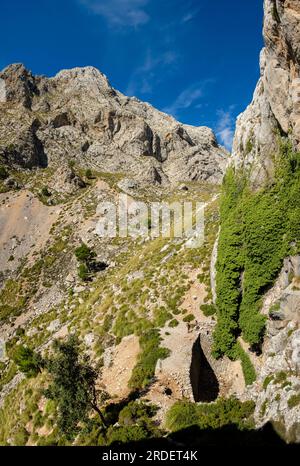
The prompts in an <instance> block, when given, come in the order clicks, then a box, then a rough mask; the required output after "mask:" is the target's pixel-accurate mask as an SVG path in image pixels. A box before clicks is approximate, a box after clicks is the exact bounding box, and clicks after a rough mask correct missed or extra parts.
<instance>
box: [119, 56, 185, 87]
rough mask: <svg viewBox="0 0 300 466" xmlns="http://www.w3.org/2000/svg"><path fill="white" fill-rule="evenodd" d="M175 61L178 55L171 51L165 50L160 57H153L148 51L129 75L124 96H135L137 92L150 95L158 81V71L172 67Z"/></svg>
mask: <svg viewBox="0 0 300 466" xmlns="http://www.w3.org/2000/svg"><path fill="white" fill-rule="evenodd" d="M177 60H178V54H177V53H176V52H174V51H172V50H167V51H165V52H164V53H162V54H161V55H160V56H154V54H153V52H152V51H151V50H150V49H148V50H147V53H146V56H145V59H144V62H143V63H142V64H141V65H140V66H138V67H137V68H136V69H135V70H134V72H133V73H132V75H131V78H130V80H129V83H128V86H127V89H126V94H127V95H130V96H132V95H135V94H136V93H137V92H138V93H142V94H151V92H152V90H153V86H154V85H156V84H157V83H158V82H159V80H160V78H159V75H160V73H158V71H161V69H162V68H165V67H169V66H171V65H174V64H175V63H176V62H177Z"/></svg>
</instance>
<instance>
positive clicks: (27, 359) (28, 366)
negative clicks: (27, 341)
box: [13, 345, 43, 377]
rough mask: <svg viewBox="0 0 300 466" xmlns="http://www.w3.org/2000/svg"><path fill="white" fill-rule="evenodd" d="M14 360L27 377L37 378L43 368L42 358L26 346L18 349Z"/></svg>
mask: <svg viewBox="0 0 300 466" xmlns="http://www.w3.org/2000/svg"><path fill="white" fill-rule="evenodd" d="M13 360H14V362H15V364H17V366H18V367H19V369H20V370H21V371H22V372H23V373H24V374H26V376H27V377H35V376H36V375H37V374H38V373H39V372H41V369H42V368H43V360H42V358H41V356H40V355H39V354H37V353H35V352H34V351H33V350H32V349H31V348H28V347H26V346H22V345H20V346H18V347H17V349H16V350H15V352H14V354H13Z"/></svg>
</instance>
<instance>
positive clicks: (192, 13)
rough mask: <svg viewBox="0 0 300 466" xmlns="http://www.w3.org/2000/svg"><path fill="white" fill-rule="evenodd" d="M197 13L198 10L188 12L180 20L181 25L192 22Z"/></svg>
mask: <svg viewBox="0 0 300 466" xmlns="http://www.w3.org/2000/svg"><path fill="white" fill-rule="evenodd" d="M198 13H199V10H191V11H188V12H187V13H186V14H185V15H184V16H183V17H182V18H181V22H182V23H188V22H190V21H192V20H193V19H194V18H195V17H196V16H197V14H198Z"/></svg>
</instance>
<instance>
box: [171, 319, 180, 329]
mask: <svg viewBox="0 0 300 466" xmlns="http://www.w3.org/2000/svg"><path fill="white" fill-rule="evenodd" d="M178 325H179V322H178V320H176V319H172V320H171V321H170V322H169V327H171V328H175V327H178Z"/></svg>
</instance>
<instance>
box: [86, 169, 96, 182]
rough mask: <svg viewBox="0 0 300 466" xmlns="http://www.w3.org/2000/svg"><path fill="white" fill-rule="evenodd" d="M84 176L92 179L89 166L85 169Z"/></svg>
mask: <svg viewBox="0 0 300 466" xmlns="http://www.w3.org/2000/svg"><path fill="white" fill-rule="evenodd" d="M85 176H86V178H87V179H88V180H92V179H93V178H94V177H93V173H92V170H90V169H89V168H88V169H87V170H86V171H85Z"/></svg>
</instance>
